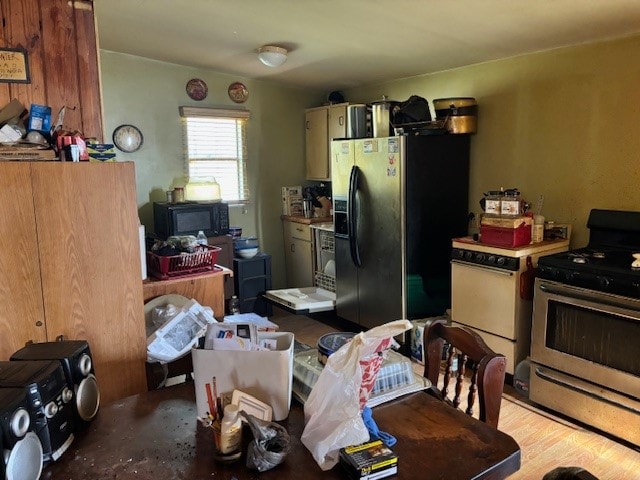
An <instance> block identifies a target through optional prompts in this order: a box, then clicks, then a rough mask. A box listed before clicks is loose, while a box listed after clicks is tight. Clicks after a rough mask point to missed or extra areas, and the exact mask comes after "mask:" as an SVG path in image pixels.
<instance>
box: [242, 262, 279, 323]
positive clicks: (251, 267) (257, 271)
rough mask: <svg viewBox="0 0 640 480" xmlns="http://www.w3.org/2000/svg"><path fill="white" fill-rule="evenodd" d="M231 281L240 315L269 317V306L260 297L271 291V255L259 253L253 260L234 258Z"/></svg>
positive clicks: (270, 310) (270, 309)
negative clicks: (249, 314)
mask: <svg viewBox="0 0 640 480" xmlns="http://www.w3.org/2000/svg"><path fill="white" fill-rule="evenodd" d="M233 281H234V284H235V291H236V295H237V296H238V298H239V299H240V313H251V312H253V313H257V314H258V315H262V316H269V315H271V313H272V308H271V304H270V303H268V302H267V301H266V300H265V299H264V298H263V296H262V295H263V294H264V293H265V292H266V291H267V290H270V289H271V255H269V254H266V253H259V254H258V255H256V256H255V257H253V258H234V259H233Z"/></svg>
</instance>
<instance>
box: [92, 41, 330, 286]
mask: <svg viewBox="0 0 640 480" xmlns="http://www.w3.org/2000/svg"><path fill="white" fill-rule="evenodd" d="M100 57H101V58H100V67H101V71H102V96H103V103H104V118H105V141H110V140H109V139H111V135H112V132H113V129H114V128H115V127H116V126H118V125H120V124H123V123H129V124H133V125H136V126H137V127H139V128H140V129H141V130H142V132H143V135H144V144H143V147H142V148H141V149H140V150H139V151H137V152H135V153H133V154H125V153H122V152H120V151H118V159H120V160H132V161H134V162H135V165H136V186H137V201H138V211H139V215H140V219H141V221H142V223H143V224H144V225H145V227H146V228H147V231H153V206H152V205H153V202H154V201H164V200H165V198H166V196H165V191H166V190H168V189H170V188H171V187H172V186H175V185H179V184H182V183H183V179H182V177H183V174H184V159H183V153H182V152H183V150H182V149H183V145H182V126H181V123H180V115H179V112H178V107H179V106H181V105H188V106H202V107H218V106H221V107H224V108H230V107H240V108H246V109H249V110H250V111H251V119H250V120H249V124H248V128H247V142H248V152H249V159H248V181H249V188H250V191H251V195H252V198H251V202H250V203H248V204H247V205H245V206H235V207H231V208H230V217H231V218H230V222H231V225H237V226H240V227H242V228H243V235H245V236H250V235H256V236H258V238H259V239H260V246H261V249H262V250H263V251H265V252H268V253H269V254H271V255H272V283H273V286H274V288H282V287H284V286H285V270H284V243H283V236H282V224H281V221H280V213H281V190H280V188H281V187H282V186H284V185H300V184H301V183H302V181H303V180H304V176H305V171H304V109H305V108H307V107H310V106H315V105H318V104H319V103H320V102H321V100H322V97H321V96H320V95H319V94H318V93H317V92H313V91H311V92H310V91H305V90H303V89H294V88H289V87H284V86H280V85H277V84H274V83H271V82H268V81H258V80H252V79H248V78H242V77H236V76H231V75H225V74H220V73H217V72H213V71H210V70H204V69H196V68H189V67H184V66H180V65H174V64H169V63H164V62H158V61H154V60H148V59H145V58H141V57H135V56H131V55H123V54H120V53H115V52H110V51H105V50H102V51H101V52H100ZM191 78H200V79H202V80H204V81H205V82H206V83H207V85H208V96H207V98H206V99H205V100H203V101H201V102H196V101H194V100H191V99H190V98H189V97H188V96H187V94H186V92H185V85H186V84H187V82H188V81H189V80H190V79H191ZM236 81H241V82H243V83H244V84H245V85H246V86H247V88H248V90H249V98H248V100H247V101H246V102H245V103H244V104H241V105H238V104H235V103H233V102H232V101H231V100H230V99H229V96H228V95H227V88H228V86H229V85H230V84H231V83H233V82H236Z"/></svg>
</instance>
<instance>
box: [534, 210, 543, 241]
mask: <svg viewBox="0 0 640 480" xmlns="http://www.w3.org/2000/svg"><path fill="white" fill-rule="evenodd" d="M543 240H544V217H543V216H542V215H534V216H533V228H532V230H531V243H540V242H541V241H543Z"/></svg>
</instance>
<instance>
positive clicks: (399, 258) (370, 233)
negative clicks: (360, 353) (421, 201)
mask: <svg viewBox="0 0 640 480" xmlns="http://www.w3.org/2000/svg"><path fill="white" fill-rule="evenodd" d="M401 149H402V148H401V142H400V138H399V137H390V138H368V139H362V140H356V142H355V162H356V166H358V167H359V168H360V185H359V189H358V193H357V195H356V211H357V239H358V248H359V251H360V258H361V260H362V267H361V268H359V269H358V291H359V299H358V300H359V323H360V325H362V326H363V327H367V328H371V327H374V326H377V325H381V324H383V323H386V322H390V321H392V320H398V319H400V318H404V313H405V311H404V309H405V306H404V301H403V288H404V287H403V280H404V276H403V270H404V265H403V258H404V248H405V247H404V221H403V215H404V205H403V204H402V202H401V198H402V195H401V185H402V183H403V182H402V176H403V164H402V163H403V162H402V157H401Z"/></svg>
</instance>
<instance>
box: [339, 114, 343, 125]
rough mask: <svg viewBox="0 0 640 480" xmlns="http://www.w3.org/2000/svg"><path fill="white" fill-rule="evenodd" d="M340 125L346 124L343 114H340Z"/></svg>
mask: <svg viewBox="0 0 640 480" xmlns="http://www.w3.org/2000/svg"><path fill="white" fill-rule="evenodd" d="M338 125H340V126H342V125H344V116H343V115H340V116H339V117H338Z"/></svg>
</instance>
